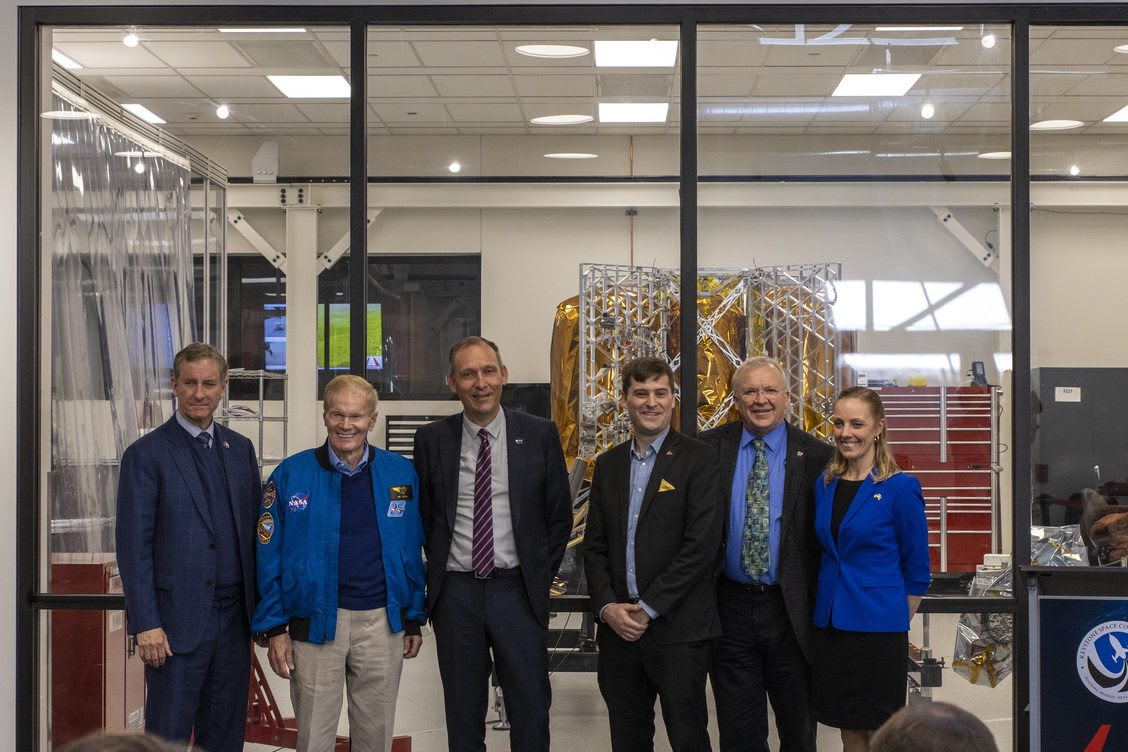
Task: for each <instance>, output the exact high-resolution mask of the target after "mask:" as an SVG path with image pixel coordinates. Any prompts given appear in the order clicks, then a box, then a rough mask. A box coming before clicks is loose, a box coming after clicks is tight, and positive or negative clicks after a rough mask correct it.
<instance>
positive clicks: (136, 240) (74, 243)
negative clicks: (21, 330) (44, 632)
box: [44, 88, 194, 554]
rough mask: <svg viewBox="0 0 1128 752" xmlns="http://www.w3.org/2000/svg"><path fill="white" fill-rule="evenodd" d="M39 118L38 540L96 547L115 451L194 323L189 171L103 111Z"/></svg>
mask: <svg viewBox="0 0 1128 752" xmlns="http://www.w3.org/2000/svg"><path fill="white" fill-rule="evenodd" d="M53 99H54V102H53V109H54V111H55V113H56V115H57V114H58V113H66V112H73V113H78V112H80V108H79V107H78V106H76V104H75V103H74V102H72V101H70V100H71V98H70V97H68V96H67V93H66V92H65V91H64V90H60V89H58V88H56V89H55V95H54V97H53ZM45 122H48V123H49V127H47V128H45V131H49V132H50V144H49V146H48V145H47V144H45V148H47V149H49V150H50V177H49V186H48V188H47V191H48V193H49V195H48V196H46V197H45V198H46V200H45V201H44V208H45V212H46V214H45V221H46V222H47V227H45V228H44V229H45V231H46V235H45V237H44V243H45V245H46V248H45V250H46V252H47V258H49V266H48V265H47V264H45V265H44V270H45V271H48V273H49V274H50V282H51V290H50V293H49V295H50V302H49V303H45V305H49V307H50V309H49V317H50V320H51V330H50V331H51V339H50V348H51V368H50V372H51V464H50V473H49V476H48V480H47V488H48V494H49V496H50V509H51V525H50V530H51V540H50V544H49V545H50V548H49V550H50V551H51V552H52V553H53V554H57V553H94V554H97V553H106V552H111V551H113V549H114V545H113V528H114V525H113V522H114V514H115V505H116V495H117V466H118V461H119V459H120V458H121V455H122V452H123V451H124V450H125V448H126V447H127V446H129V444H130V443H132V442H133V441H134V440H136V439H137V438H138V437H139V436H140V435H141V434H142V433H143V432H145V431H146V430H149V429H151V428H153V427H155V426H156V425H158V424H159V423H160V422H161V421H163V420H165V419H166V418H168V417H170V415H171V412H170V410H171V402H170V400H169V375H170V372H171V366H172V356H173V354H174V353H175V352H176V351H177V350H178V349H180V348H181V347H182V346H183V345H184V344H185V343H186V342H187V341H188V340H189V339H190V337H191V332H192V331H194V326H193V323H194V322H193V321H192V318H193V306H192V304H191V301H192V299H193V298H192V295H193V291H192V284H193V276H192V251H191V242H190V241H191V239H190V233H191V230H190V220H191V214H190V207H189V184H190V179H189V178H190V174H189V169H188V166H187V163H186V162H185V161H183V160H180V159H178V158H177V157H175V155H172V154H170V153H168V152H166V151H164V150H161V149H160V148H159V147H154V146H152V145H146V144H145V143H143V142H142V140H140V138H134V137H131V136H129V135H127V134H126V133H125V132H123V131H125V130H126V129H125V128H119V127H117V126H115V125H113V124H110V123H109V122H107V121H106V120H105V119H103V118H99V119H90V118H83V117H79V116H78V115H77V114H76V115H72V116H70V117H67V116H65V115H63V116H62V117H56V118H55V119H51V120H47V121H45ZM46 138H47V134H46V133H45V134H44V139H45V140H46Z"/></svg>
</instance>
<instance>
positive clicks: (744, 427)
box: [700, 357, 830, 752]
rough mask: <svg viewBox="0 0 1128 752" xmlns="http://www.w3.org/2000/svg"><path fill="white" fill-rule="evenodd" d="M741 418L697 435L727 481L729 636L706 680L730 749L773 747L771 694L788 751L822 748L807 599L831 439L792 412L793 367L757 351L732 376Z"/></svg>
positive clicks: (723, 595)
mask: <svg viewBox="0 0 1128 752" xmlns="http://www.w3.org/2000/svg"><path fill="white" fill-rule="evenodd" d="M732 393H733V400H734V402H735V404H736V407H737V410H738V411H739V413H740V421H739V422H733V423H728V424H726V425H723V426H720V427H718V428H714V429H712V430H711V431H707V432H705V433H703V434H702V435H701V437H700V438H701V440H702V441H705V442H707V443H709V444H712V445H713V446H714V447H715V448H716V449H717V457H718V465H719V466H720V467H721V482H722V484H724V483H728V485H727V486H726V488H729V489H730V493H729V504H728V514H727V515H726V517H725V533H724V535H725V557H724V564H723V567H722V570H721V576H720V578H718V585H717V608H718V610H719V612H720V616H721V627H722V629H723V632H724V634H723V635H722V636H721V638H720V639H719V640H718V641H717V644H716V646H715V649H714V653H713V664H712V668H711V669H710V678H711V680H712V685H713V696H714V698H715V700H716V704H717V725H718V727H719V729H720V743H721V744H720V747H721V751H722V752H738V751H739V752H767V751H768V713H767V701H768V700H770V701H771V704H772V710H773V711H774V712H775V717H776V729H777V731H778V732H779V738H780V750H782V751H784V752H790V751H792V750H795V751H796V752H815V722H814V718H813V717H812V716H811V713H810V653H809V651H810V639H809V635H810V629H811V603H812V600H813V596H812V593H813V592H814V584H815V577H816V576H817V574H818V547H817V545H816V543H815V538H814V521H813V515H814V505H813V503H812V490H813V487H814V483H815V481H816V480H817V479H818V476H819V473H820V472H821V471H822V469H823V467H824V466H825V465H826V463H827V460H828V459H829V458H830V447H829V446H828V445H826V444H823V443H821V442H819V441H817V440H816V439H814V438H812V437H811V436H810V435H808V434H807V433H805V432H804V431H801V430H799V429H798V428H795V427H794V426H792V425H790V424H788V423H787V422H786V421H785V420H784V418H785V417H786V415H787V409H788V406H789V405H790V402H791V396H790V390H789V388H788V383H787V375H786V373H785V372H784V370H783V368H782V367H781V366H780V365H779V363H778V362H777V361H775V360H773V359H771V358H766V357H756V358H749V359H748V360H746V361H744V362H743V363H741V364H740V366H739V367H738V368H737V369H736V372H735V373H734V374H733V378H732Z"/></svg>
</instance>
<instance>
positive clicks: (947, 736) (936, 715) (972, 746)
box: [870, 702, 999, 752]
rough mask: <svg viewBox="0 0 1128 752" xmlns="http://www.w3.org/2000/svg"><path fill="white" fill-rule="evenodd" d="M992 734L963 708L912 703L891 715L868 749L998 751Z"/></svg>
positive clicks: (872, 751)
mask: <svg viewBox="0 0 1128 752" xmlns="http://www.w3.org/2000/svg"><path fill="white" fill-rule="evenodd" d="M998 750H999V748H998V747H997V746H995V737H994V736H992V735H991V732H990V730H988V728H987V727H986V726H985V725H983V721H981V720H979V719H978V718H976V717H975V716H974V715H972V714H971V713H969V712H967V711H966V710H964V709H963V708H958V707H956V706H955V705H951V704H949V703H946V702H916V703H913V704H912V705H907V706H905V707H903V708H901V709H900V710H898V711H897V712H896V713H894V714H893V717H891V718H890V719H889V720H888V721H886V722H885V724H884V725H883V726H882V727H881V728H879V729H878V730H877V732H876V733H875V734H874V735H873V738H872V739H871V740H870V752H998Z"/></svg>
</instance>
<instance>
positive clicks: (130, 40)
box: [121, 31, 141, 47]
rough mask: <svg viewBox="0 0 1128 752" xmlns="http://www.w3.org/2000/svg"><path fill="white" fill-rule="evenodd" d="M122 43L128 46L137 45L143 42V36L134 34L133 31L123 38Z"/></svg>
mask: <svg viewBox="0 0 1128 752" xmlns="http://www.w3.org/2000/svg"><path fill="white" fill-rule="evenodd" d="M121 43H122V44H124V45H125V46H126V47H136V46H137V45H139V44H141V37H139V36H137V35H136V34H134V33H133V32H132V31H131V32H129V33H128V34H126V35H125V36H124V37H122V38H121Z"/></svg>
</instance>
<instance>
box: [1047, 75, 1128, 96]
mask: <svg viewBox="0 0 1128 752" xmlns="http://www.w3.org/2000/svg"><path fill="white" fill-rule="evenodd" d="M1075 81H1076V83H1075V85H1074V86H1073V88H1071V89H1069V90H1068V92H1067V94H1068V96H1070V97H1074V96H1086V95H1088V96H1125V95H1128V72H1123V71H1120V70H1116V71H1115V72H1108V71H1104V72H1101V73H1096V74H1093V75H1089V76H1080V77H1078V78H1077V79H1075ZM1034 93H1035V92H1033V91H1031V94H1034ZM1037 93H1038V94H1042V93H1043V92H1042V91H1041V90H1039V91H1038V92H1037Z"/></svg>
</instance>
